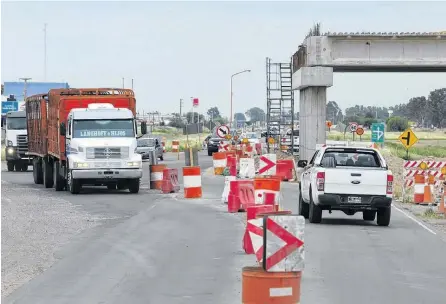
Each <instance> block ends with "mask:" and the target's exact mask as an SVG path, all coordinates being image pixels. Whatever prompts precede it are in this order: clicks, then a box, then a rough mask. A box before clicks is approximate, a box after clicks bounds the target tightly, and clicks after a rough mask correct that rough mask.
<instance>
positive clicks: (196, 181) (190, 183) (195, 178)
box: [183, 175, 201, 188]
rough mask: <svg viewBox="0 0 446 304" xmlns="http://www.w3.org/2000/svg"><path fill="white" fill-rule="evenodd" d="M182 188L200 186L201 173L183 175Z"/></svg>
mask: <svg viewBox="0 0 446 304" xmlns="http://www.w3.org/2000/svg"><path fill="white" fill-rule="evenodd" d="M183 181H184V188H195V187H201V175H185V176H183Z"/></svg>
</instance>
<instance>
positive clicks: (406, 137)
mask: <svg viewBox="0 0 446 304" xmlns="http://www.w3.org/2000/svg"><path fill="white" fill-rule="evenodd" d="M398 139H399V140H400V142H401V143H402V144H403V146H404V148H405V149H406V160H409V149H410V148H411V147H412V146H413V145H415V144H416V143H417V142H418V137H417V136H416V135H415V133H414V132H413V131H412V129H411V128H408V129H406V130H405V131H404V132H403V133H401V135H400V137H398Z"/></svg>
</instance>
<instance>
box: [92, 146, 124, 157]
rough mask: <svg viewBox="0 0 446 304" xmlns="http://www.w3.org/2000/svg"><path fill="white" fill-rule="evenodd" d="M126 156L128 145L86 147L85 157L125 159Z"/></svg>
mask: <svg viewBox="0 0 446 304" xmlns="http://www.w3.org/2000/svg"><path fill="white" fill-rule="evenodd" d="M128 157H129V148H128V147H100V148H87V159H125V158H128Z"/></svg>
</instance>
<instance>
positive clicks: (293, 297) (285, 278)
mask: <svg viewBox="0 0 446 304" xmlns="http://www.w3.org/2000/svg"><path fill="white" fill-rule="evenodd" d="M301 277H302V272H301V271H296V272H267V271H265V270H263V268H262V267H243V269H242V303H246V304H248V303H262V304H263V303H277V304H297V303H300V284H301Z"/></svg>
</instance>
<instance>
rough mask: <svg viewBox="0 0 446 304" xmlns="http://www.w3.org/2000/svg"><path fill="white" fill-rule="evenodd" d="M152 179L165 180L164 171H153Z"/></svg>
mask: <svg viewBox="0 0 446 304" xmlns="http://www.w3.org/2000/svg"><path fill="white" fill-rule="evenodd" d="M150 180H153V181H159V180H163V172H151V173H150Z"/></svg>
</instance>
